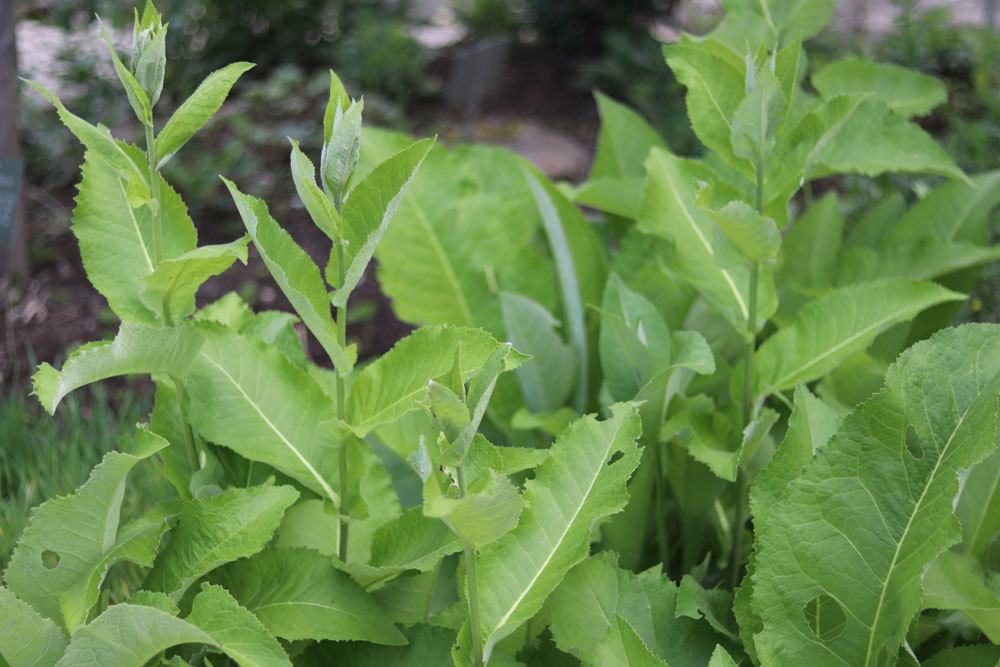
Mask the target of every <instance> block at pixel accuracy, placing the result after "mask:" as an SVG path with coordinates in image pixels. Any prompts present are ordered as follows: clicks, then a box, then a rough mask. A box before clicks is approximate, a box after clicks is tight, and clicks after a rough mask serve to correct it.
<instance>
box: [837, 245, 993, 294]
mask: <svg viewBox="0 0 1000 667" xmlns="http://www.w3.org/2000/svg"><path fill="white" fill-rule="evenodd" d="M998 258H1000V248H998V247H997V246H978V245H973V244H972V243H963V242H960V241H942V240H940V239H935V238H931V237H924V238H923V239H921V240H919V241H916V242H913V241H898V242H887V243H884V244H881V245H880V246H876V247H874V248H872V247H863V246H857V247H854V246H852V247H849V248H846V249H845V250H844V252H843V253H841V255H840V257H839V258H838V259H837V264H836V267H835V274H834V280H835V281H836V283H837V284H839V285H849V284H852V283H859V282H864V281H867V280H878V279H879V278H893V277H905V278H910V279H912V280H933V279H935V278H941V277H942V276H946V275H948V274H951V273H955V272H956V271H961V270H962V269H967V268H969V267H973V266H978V265H980V264H985V263H987V262H991V261H993V260H995V259H998Z"/></svg>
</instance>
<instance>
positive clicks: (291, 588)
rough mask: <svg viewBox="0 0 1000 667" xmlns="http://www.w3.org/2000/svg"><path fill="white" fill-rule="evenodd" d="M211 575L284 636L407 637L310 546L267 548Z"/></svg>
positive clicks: (387, 640) (393, 641) (392, 640)
mask: <svg viewBox="0 0 1000 667" xmlns="http://www.w3.org/2000/svg"><path fill="white" fill-rule="evenodd" d="M211 578H212V581H214V582H216V583H218V584H221V585H222V586H224V587H225V588H226V589H227V590H229V592H230V593H232V594H233V597H235V598H236V600H237V601H239V603H240V604H241V605H243V606H244V607H246V608H247V609H248V610H249V611H251V612H253V614H254V615H255V616H256V617H257V618H258V619H260V621H261V623H263V624H264V626H265V627H266V628H267V629H268V631H270V632H271V634H273V635H274V636H276V637H280V638H282V639H288V640H297V639H330V640H334V641H343V640H361V641H367V642H373V643H375V644H390V645H401V644H404V643H405V642H406V639H405V638H404V637H403V635H402V634H401V633H400V632H399V630H397V629H396V627H395V626H394V625H393V624H392V623H391V622H390V621H388V620H387V619H386V618H385V615H384V614H383V612H382V610H381V609H379V606H378V605H377V604H376V603H375V601H374V600H372V599H371V598H370V597H369V596H368V594H367V593H365V592H364V591H363V590H362V589H361V587H360V586H358V585H357V584H356V583H354V582H353V581H351V579H350V577H348V576H347V575H346V574H344V573H343V572H340V571H339V570H337V569H335V568H334V567H333V563H332V562H331V561H330V559H329V558H326V557H324V556H322V555H321V554H319V553H318V552H316V551H312V550H310V549H287V548H269V549H265V550H264V551H262V552H260V553H259V554H257V555H256V556H252V557H250V558H244V559H241V560H238V561H236V562H234V563H230V564H229V565H227V566H225V567H223V568H221V569H219V570H217V571H216V572H215V573H213V575H212V577H211Z"/></svg>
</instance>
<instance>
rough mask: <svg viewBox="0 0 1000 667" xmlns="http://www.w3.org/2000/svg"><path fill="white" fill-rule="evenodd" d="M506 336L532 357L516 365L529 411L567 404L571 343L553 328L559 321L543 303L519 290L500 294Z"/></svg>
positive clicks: (570, 385)
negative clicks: (514, 292) (513, 292)
mask: <svg viewBox="0 0 1000 667" xmlns="http://www.w3.org/2000/svg"><path fill="white" fill-rule="evenodd" d="M500 307H501V309H502V312H503V321H504V327H505V328H506V329H507V339H508V340H509V341H510V342H511V344H513V345H514V347H515V348H516V349H517V350H519V351H520V352H522V353H524V354H527V355H530V356H531V357H532V358H531V359H530V360H529V361H527V362H525V364H524V365H523V366H521V367H520V368H518V369H517V380H518V382H519V383H520V385H521V393H522V394H523V395H524V402H525V403H526V404H527V406H528V409H529V410H531V411H532V412H536V413H539V412H552V411H554V410H558V409H559V408H560V407H562V406H563V405H565V404H566V400H567V399H568V398H569V396H570V394H571V393H572V391H573V381H574V379H575V377H576V356H575V354H574V352H573V348H572V346H571V345H570V344H569V343H567V342H565V341H564V340H563V338H562V336H560V335H559V333H558V332H557V331H556V328H557V327H558V326H559V324H560V323H559V321H558V320H556V319H555V317H553V316H552V314H551V313H550V312H549V311H548V310H546V308H545V306H543V305H542V304H540V303H538V302H537V301H534V300H533V299H530V298H528V297H526V296H523V295H521V294H508V293H506V292H503V293H501V294H500Z"/></svg>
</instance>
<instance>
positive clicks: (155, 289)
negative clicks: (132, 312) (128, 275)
mask: <svg viewBox="0 0 1000 667" xmlns="http://www.w3.org/2000/svg"><path fill="white" fill-rule="evenodd" d="M248 241H249V239H248V238H246V237H243V238H242V239H239V240H238V241H233V242H231V243H223V244H219V245H203V246H201V247H199V248H195V249H194V250H191V251H189V252H186V253H184V254H183V255H179V256H178V257H175V258H172V259H165V260H163V261H162V262H160V263H159V264H157V265H156V268H155V269H154V270H153V272H152V273H150V274H149V275H147V276H146V277H145V278H143V283H144V284H145V287H146V292H145V295H144V298H145V301H146V305H148V306H149V308H150V310H152V311H154V312H162V313H163V320H164V321H165V322H172V321H176V320H181V319H183V318H185V317H187V316H188V315H190V314H191V313H193V312H194V296H195V293H197V291H198V288H199V287H201V284H202V283H203V282H205V281H206V280H208V279H209V278H211V277H212V276H217V275H219V274H220V273H222V272H223V271H225V270H226V269H228V268H229V267H230V266H232V265H233V262H235V261H236V260H239V261H241V262H242V263H244V264H246V263H247V242H248Z"/></svg>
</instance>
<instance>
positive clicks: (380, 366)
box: [347, 326, 500, 437]
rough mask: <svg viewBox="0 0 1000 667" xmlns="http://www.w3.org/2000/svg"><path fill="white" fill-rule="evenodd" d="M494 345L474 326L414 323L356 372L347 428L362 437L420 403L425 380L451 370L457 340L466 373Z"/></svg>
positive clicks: (423, 401)
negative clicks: (413, 327)
mask: <svg viewBox="0 0 1000 667" xmlns="http://www.w3.org/2000/svg"><path fill="white" fill-rule="evenodd" d="M499 345H500V343H497V341H496V340H494V339H493V337H492V336H490V335H489V334H488V333H486V332H485V331H482V330H480V329H466V328H463V327H452V326H437V327H428V328H423V329H418V330H417V331H415V332H414V333H412V334H410V335H409V336H407V337H406V338H404V339H403V340H401V341H400V342H398V343H396V345H395V346H394V347H393V348H392V349H391V350H390V351H389V352H387V353H386V354H384V355H383V356H382V357H380V358H379V359H377V360H376V361H374V362H372V363H371V364H369V365H368V366H366V367H365V368H364V370H362V371H361V372H360V373H358V374H357V375H356V377H355V378H354V380H353V384H352V387H351V396H350V402H349V404H348V410H347V412H348V415H349V420H348V421H349V422H350V425H351V428H352V429H353V430H354V432H355V433H356V434H357V435H358V436H359V437H364V436H365V435H367V434H368V433H369V432H370V431H371V430H372V429H374V428H375V427H377V426H379V425H380V424H385V423H389V422H392V421H395V420H397V419H399V418H400V417H402V416H403V415H405V414H406V413H408V412H411V411H413V410H416V409H417V408H420V407H422V406H424V405H426V404H427V400H428V398H427V392H428V384H427V383H428V381H429V380H433V379H434V378H439V377H441V376H442V375H444V374H445V373H447V372H449V371H450V370H451V368H452V365H453V364H454V362H455V350H456V349H458V348H459V346H460V347H461V351H462V352H461V357H460V358H461V370H462V375H463V377H465V378H468V377H470V376H471V375H472V374H473V373H474V372H475V371H476V370H477V369H478V368H479V367H480V366H482V365H483V363H484V362H485V361H486V359H487V358H488V357H489V356H490V355H491V354H492V353H493V352H494V351H495V350H496V349H497V347H498V346H499Z"/></svg>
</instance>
